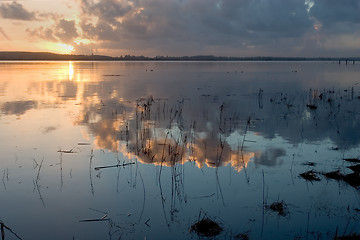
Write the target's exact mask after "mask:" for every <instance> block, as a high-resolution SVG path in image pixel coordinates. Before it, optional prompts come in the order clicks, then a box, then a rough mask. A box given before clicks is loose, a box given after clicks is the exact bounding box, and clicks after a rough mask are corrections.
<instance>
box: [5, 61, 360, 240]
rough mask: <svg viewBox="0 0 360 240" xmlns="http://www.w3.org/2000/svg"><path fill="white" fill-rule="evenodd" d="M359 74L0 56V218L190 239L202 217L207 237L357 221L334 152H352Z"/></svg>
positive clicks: (261, 235)
mask: <svg viewBox="0 0 360 240" xmlns="http://www.w3.org/2000/svg"><path fill="white" fill-rule="evenodd" d="M359 76H360V65H358V64H355V65H347V66H346V65H344V64H342V65H339V64H337V63H334V62H0V132H1V135H0V140H1V147H0V149H1V156H0V175H1V179H2V184H1V185H2V186H0V203H1V204H0V213H1V215H0V220H1V221H2V222H3V223H4V224H5V225H6V226H8V227H9V228H11V229H12V230H13V231H14V232H15V233H16V234H18V235H19V236H20V237H22V239H35V238H36V239H170V238H171V239H199V238H200V239H201V237H199V236H198V235H197V234H196V232H194V231H190V228H191V226H192V225H193V224H194V223H196V222H197V221H199V220H201V219H203V218H209V219H211V220H213V221H215V222H217V223H218V224H219V225H220V226H221V227H222V229H223V231H222V232H221V233H220V234H219V235H218V236H215V237H214V238H215V239H244V237H249V238H250V239H274V238H277V239H329V238H332V237H334V236H335V234H337V235H338V236H340V235H348V234H352V233H356V231H358V229H359V227H360V226H359V209H360V194H359V184H358V181H359V176H358V172H357V173H356V172H355V173H354V172H353V170H351V169H349V168H348V167H349V166H354V165H356V163H351V162H348V161H345V160H344V159H347V158H354V159H358V158H359V157H360V149H359V143H360V131H359V129H360V119H359V118H360V115H359V114H360V99H359V96H360V86H359V82H360V78H359ZM102 167H107V168H102ZM336 170H339V173H341V174H342V176H343V177H342V178H341V179H338V180H334V179H331V178H327V177H325V176H324V175H323V174H325V173H329V172H332V171H336ZM307 171H313V172H312V173H314V175H315V176H316V177H317V178H318V180H319V181H317V180H311V179H304V178H303V177H301V176H300V174H302V173H304V172H307ZM344 176H353V177H354V179H352V180H353V181H349V180H348V178H346V177H344ZM356 181H357V182H356ZM272 203H282V204H283V205H284V206H285V207H286V208H285V211H284V212H282V213H280V212H278V211H273V210H272V209H271V208H270V206H271V204H272ZM84 220H85V221H84ZM86 220H96V221H86ZM357 233H358V232H357ZM5 235H6V239H8V238H9V239H16V237H15V236H14V235H13V234H12V233H11V232H10V231H5Z"/></svg>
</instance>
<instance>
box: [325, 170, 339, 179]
mask: <svg viewBox="0 0 360 240" xmlns="http://www.w3.org/2000/svg"><path fill="white" fill-rule="evenodd" d="M322 175H324V176H325V177H326V178H329V179H334V180H337V181H340V180H343V179H344V174H342V173H341V172H340V170H335V171H332V172H327V173H322Z"/></svg>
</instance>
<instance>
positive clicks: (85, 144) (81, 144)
mask: <svg viewBox="0 0 360 240" xmlns="http://www.w3.org/2000/svg"><path fill="white" fill-rule="evenodd" d="M78 145H79V146H87V145H90V143H88V142H79V143H78Z"/></svg>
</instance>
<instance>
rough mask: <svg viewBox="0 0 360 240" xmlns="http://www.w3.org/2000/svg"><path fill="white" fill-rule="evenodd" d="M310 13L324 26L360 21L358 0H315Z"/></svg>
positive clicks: (359, 3) (357, 22)
mask: <svg viewBox="0 0 360 240" xmlns="http://www.w3.org/2000/svg"><path fill="white" fill-rule="evenodd" d="M310 14H311V15H312V16H313V17H315V18H316V19H318V20H319V21H320V22H321V24H323V25H324V27H326V28H331V27H332V26H334V25H337V24H339V23H347V24H359V23H360V1H358V0H346V1H336V0H316V1H314V5H313V7H312V8H311V10H310Z"/></svg>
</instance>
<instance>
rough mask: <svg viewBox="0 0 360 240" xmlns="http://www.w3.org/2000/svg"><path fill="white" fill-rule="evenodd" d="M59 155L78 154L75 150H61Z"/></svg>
mask: <svg viewBox="0 0 360 240" xmlns="http://www.w3.org/2000/svg"><path fill="white" fill-rule="evenodd" d="M58 152H59V153H76V152H74V150H73V149H70V150H61V149H60V150H59V151H58Z"/></svg>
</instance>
